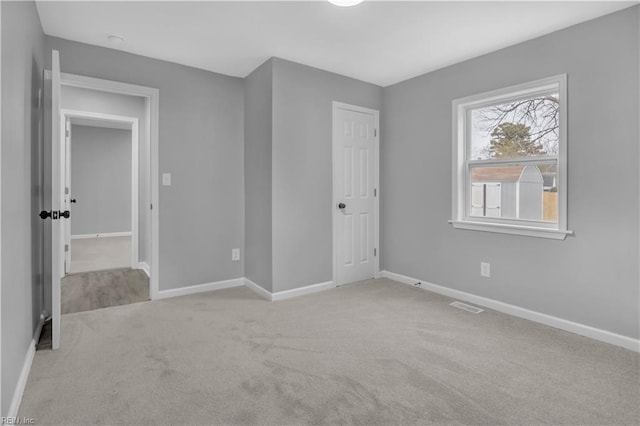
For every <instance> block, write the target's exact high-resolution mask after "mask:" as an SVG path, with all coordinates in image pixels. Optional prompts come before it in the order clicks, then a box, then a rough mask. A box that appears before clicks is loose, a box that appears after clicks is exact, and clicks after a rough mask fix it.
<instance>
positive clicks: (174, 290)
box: [155, 278, 244, 300]
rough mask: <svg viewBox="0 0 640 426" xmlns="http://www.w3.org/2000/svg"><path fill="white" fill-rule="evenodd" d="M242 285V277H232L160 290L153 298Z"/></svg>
mask: <svg viewBox="0 0 640 426" xmlns="http://www.w3.org/2000/svg"><path fill="white" fill-rule="evenodd" d="M243 285H244V278H234V279H232V280H225V281H216V282H213V283H206V284H198V285H192V286H188V287H180V288H172V289H170V290H160V291H159V292H158V295H157V297H156V298H155V299H157V300H158V299H168V298H171V297H178V296H186V295H187V294H195V293H204V292H207V291H214V290H221V289H223V288H230V287H240V286H243Z"/></svg>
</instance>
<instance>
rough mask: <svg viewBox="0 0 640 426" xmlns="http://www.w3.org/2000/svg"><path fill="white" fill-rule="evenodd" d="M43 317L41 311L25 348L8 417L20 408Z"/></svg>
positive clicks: (14, 415) (16, 414) (15, 414)
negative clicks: (31, 336)
mask: <svg viewBox="0 0 640 426" xmlns="http://www.w3.org/2000/svg"><path fill="white" fill-rule="evenodd" d="M44 318H45V317H44V313H42V314H41V315H40V320H39V321H38V325H37V326H36V331H35V332H34V333H33V338H32V339H31V342H30V343H29V348H28V349H27V353H26V355H25V357H24V363H23V364H22V370H21V371H20V376H19V377H18V383H16V389H15V391H14V392H13V398H11V405H10V406H9V412H8V413H7V416H8V417H17V416H18V410H19V409H20V403H21V402H22V395H23V394H24V389H25V387H26V386H27V379H28V378H29V372H30V371H31V365H32V364H33V358H34V357H35V356H36V345H37V344H38V339H39V338H40V333H41V332H42V326H43V325H44Z"/></svg>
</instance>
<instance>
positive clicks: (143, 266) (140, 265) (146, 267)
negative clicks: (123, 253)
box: [137, 262, 151, 278]
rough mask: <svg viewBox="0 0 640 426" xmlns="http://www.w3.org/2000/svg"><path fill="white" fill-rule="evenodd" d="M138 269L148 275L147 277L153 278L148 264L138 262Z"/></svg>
mask: <svg viewBox="0 0 640 426" xmlns="http://www.w3.org/2000/svg"><path fill="white" fill-rule="evenodd" d="M137 269H142V272H144V273H145V274H147V277H149V278H151V268H150V267H149V264H148V263H147V262H138V268H137Z"/></svg>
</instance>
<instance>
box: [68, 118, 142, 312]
mask: <svg viewBox="0 0 640 426" xmlns="http://www.w3.org/2000/svg"><path fill="white" fill-rule="evenodd" d="M60 119H61V123H60V125H61V128H62V129H64V139H63V143H64V148H63V150H64V155H63V156H61V157H60V159H61V161H62V164H61V166H60V170H62V171H63V176H62V178H63V193H62V194H61V199H62V202H63V206H64V209H65V210H68V211H69V212H70V215H69V217H68V218H67V220H66V221H64V223H63V226H64V235H63V238H64V256H63V257H62V258H61V260H62V261H63V264H62V265H60V267H61V270H63V271H64V277H63V278H62V280H61V284H60V285H61V304H62V307H61V313H62V314H68V313H74V312H81V311H87V310H93V309H100V308H105V307H109V306H115V305H123V304H129V303H134V302H142V301H145V300H149V277H148V276H147V275H146V274H145V273H144V272H142V271H138V270H137V269H138V264H139V261H138V259H139V252H138V247H139V232H138V228H139V216H138V211H139V209H138V207H139V206H138V203H139V197H138V194H139V185H140V178H139V161H138V153H139V142H138V140H139V122H138V121H139V120H138V118H136V117H125V116H117V115H110V114H102V113H95V112H87V111H74V110H66V109H63V110H61V111H60Z"/></svg>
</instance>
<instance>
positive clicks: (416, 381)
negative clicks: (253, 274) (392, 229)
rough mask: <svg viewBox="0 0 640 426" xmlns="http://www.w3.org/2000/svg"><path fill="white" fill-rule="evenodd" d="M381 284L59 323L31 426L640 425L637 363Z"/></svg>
mask: <svg viewBox="0 0 640 426" xmlns="http://www.w3.org/2000/svg"><path fill="white" fill-rule="evenodd" d="M449 302H450V299H448V298H445V297H441V296H438V295H435V294H432V293H428V292H426V291H424V290H420V289H417V288H413V287H410V286H406V285H403V284H397V283H394V282H391V281H389V280H385V279H381V280H375V281H368V282H363V283H358V284H354V285H350V286H345V287H341V288H337V289H332V290H328V291H325V292H322V293H317V294H313V295H307V296H302V297H299V298H296V299H290V300H285V301H281V302H275V303H271V302H267V301H265V300H262V299H260V298H259V297H258V296H256V295H255V294H254V293H253V292H252V291H251V290H249V289H247V288H244V287H240V288H231V289H226V290H219V291H216V292H211V293H205V294H198V295H191V296H184V297H179V298H174V299H167V300H161V301H154V302H145V303H137V304H132V305H125V306H118V307H113V308H108V309H101V310H97V311H91V312H82V313H76V314H70V315H65V316H63V319H62V341H61V349H60V350H58V351H56V352H51V351H39V352H37V353H36V357H35V361H34V363H33V367H32V369H31V375H30V377H29V380H28V383H27V387H26V390H25V393H24V399H23V402H22V406H21V407H20V413H19V415H20V416H27V417H33V418H35V421H36V424H50V423H54V424H83V425H88V424H238V425H240V424H262V425H298V424H360V425H376V424H384V425H387V424H388V425H395V424H429V423H438V424H482V425H498V424H576V425H582V424H599V425H607V424H616V425H618V424H638V422H640V412H639V408H638V401H639V397H640V396H639V385H640V378H639V367H640V358H639V356H638V354H637V353H634V352H631V351H628V350H625V349H621V348H618V347H615V346H611V345H607V344H604V343H599V342H596V341H593V340H590V339H587V338H583V337H580V336H577V335H573V334H570V333H566V332H563V331H559V330H556V329H552V328H549V327H545V326H542V325H539V324H536V323H532V322H529V321H526V320H521V319H518V318H514V317H510V316H507V315H504V314H500V313H496V312H493V311H485V312H483V313H481V314H472V313H468V312H465V311H461V310H458V309H455V308H453V307H450V306H448V303H449Z"/></svg>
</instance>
